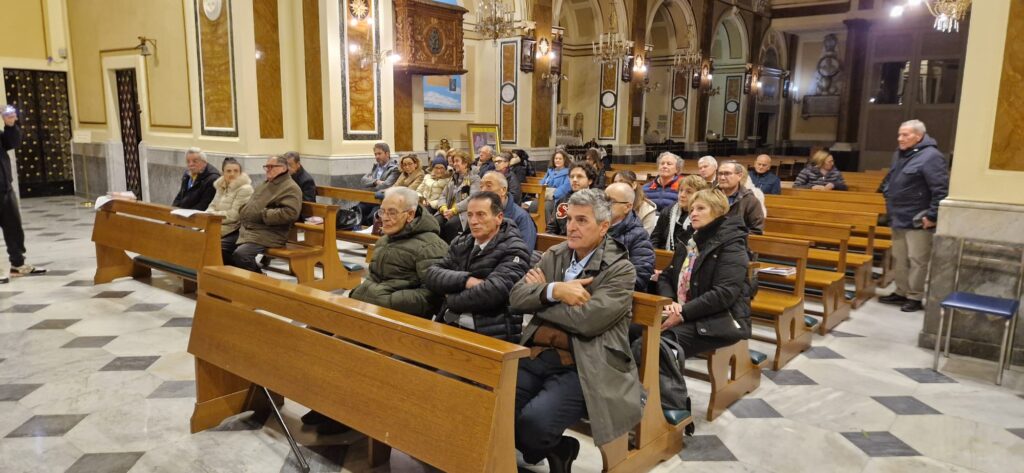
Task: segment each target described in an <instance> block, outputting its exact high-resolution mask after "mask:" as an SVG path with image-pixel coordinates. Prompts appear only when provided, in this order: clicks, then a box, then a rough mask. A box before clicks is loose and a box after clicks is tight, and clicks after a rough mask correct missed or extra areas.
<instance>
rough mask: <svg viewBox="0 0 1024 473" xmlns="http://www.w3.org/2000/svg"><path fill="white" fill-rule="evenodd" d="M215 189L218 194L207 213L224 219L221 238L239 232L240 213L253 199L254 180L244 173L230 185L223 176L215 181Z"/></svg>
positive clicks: (221, 226)
mask: <svg viewBox="0 0 1024 473" xmlns="http://www.w3.org/2000/svg"><path fill="white" fill-rule="evenodd" d="M213 188H214V189H216V191H217V193H216V194H215V195H214V196H213V202H210V206H209V207H207V209H206V211H207V212H209V213H211V214H214V215H220V216H222V217H224V220H222V221H221V222H220V236H224V235H227V234H229V233H231V232H234V231H236V230H238V226H239V223H238V211H239V210H242V206H243V205H245V204H246V202H249V199H250V198H252V193H253V190H252V179H250V178H249V175H248V174H246V173H244V172H243V173H241V174H239V175H238V177H236V178H235V180H234V181H231V183H230V184H228V182H227V181H226V180H225V179H224V176H221V177H218V178H217V180H216V181H213Z"/></svg>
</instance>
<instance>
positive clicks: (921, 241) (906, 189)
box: [878, 120, 949, 312]
mask: <svg viewBox="0 0 1024 473" xmlns="http://www.w3.org/2000/svg"><path fill="white" fill-rule="evenodd" d="M896 141H897V143H898V144H899V149H897V150H896V152H895V153H893V158H892V165H891V166H890V168H889V174H887V175H886V176H885V179H884V180H883V181H882V185H881V191H882V194H883V195H885V209H886V212H887V213H888V214H889V226H890V227H891V228H892V264H893V274H894V276H895V279H896V290H895V291H893V293H892V294H890V295H888V296H883V297H879V298H878V301H879V302H882V303H885V304H892V305H898V306H900V310H901V311H903V312H917V311H919V310H921V309H923V308H924V305H923V303H922V302H921V301H922V299H924V283H925V277H926V276H927V274H928V259H929V258H931V253H932V234H933V232H934V231H935V223H936V221H938V218H939V202H941V201H942V199H945V198H946V195H947V194H949V170H948V169H947V168H946V158H945V157H944V156H943V155H942V151H939V148H938V143H936V142H935V139H934V138H932V137H930V136H928V134H927V133H926V130H925V126H924V123H922V122H921V121H920V120H910V121H908V122H904V123H903V124H902V125H900V130H899V134H898V135H897V137H896Z"/></svg>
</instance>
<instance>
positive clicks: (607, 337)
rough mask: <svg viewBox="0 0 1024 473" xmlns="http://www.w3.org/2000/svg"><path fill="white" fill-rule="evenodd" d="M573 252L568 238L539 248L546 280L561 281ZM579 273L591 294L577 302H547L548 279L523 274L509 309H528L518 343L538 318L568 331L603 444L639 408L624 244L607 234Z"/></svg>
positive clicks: (630, 276) (633, 419)
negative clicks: (530, 278) (532, 279)
mask: <svg viewBox="0 0 1024 473" xmlns="http://www.w3.org/2000/svg"><path fill="white" fill-rule="evenodd" d="M572 252H573V250H572V249H570V248H569V245H568V243H565V242H563V243H559V244H557V245H555V246H553V247H551V248H550V249H549V250H548V251H546V252H544V255H543V256H542V257H541V259H540V263H539V264H538V265H537V267H538V268H539V269H540V270H541V271H542V272H543V273H544V277H545V278H546V279H547V280H548V281H549V282H557V281H562V276H563V275H564V274H565V270H566V269H568V268H569V264H570V262H571V259H572ZM579 278H594V279H593V281H591V283H590V284H589V285H588V286H587V290H588V291H589V292H590V294H591V296H590V300H589V301H588V302H587V303H586V304H583V305H582V306H569V305H566V304H562V303H557V302H556V303H550V302H548V301H547V300H546V296H545V293H546V292H547V284H529V283H527V282H526V281H525V280H521V281H519V282H518V283H516V285H515V287H514V288H512V296H511V306H512V311H513V312H523V313H529V314H533V318H532V319H531V320H530V323H529V325H527V326H526V329H525V330H524V331H523V337H522V340H521V341H520V343H521V344H523V345H527V346H528V345H529V344H530V343H531V341H532V340H533V335H534V334H535V333H536V332H537V328H539V327H540V325H541V324H542V323H549V324H554V325H555V326H557V327H558V328H561V329H562V330H565V331H566V332H567V333H568V334H569V337H570V346H571V347H572V354H573V359H574V360H575V362H576V370H577V372H578V373H579V379H580V384H581V386H582V388H583V398H584V400H585V401H586V405H587V415H588V417H589V419H590V425H591V430H592V434H593V438H594V443H595V444H597V445H603V444H605V443H608V442H610V441H612V440H614V439H616V438H618V437H620V436H621V435H622V434H624V433H626V432H628V431H629V430H631V429H632V428H633V427H635V426H636V424H637V422H640V417H641V414H642V410H641V409H642V406H641V402H640V398H641V395H642V393H641V389H640V376H639V374H638V373H637V367H636V363H635V362H634V360H633V355H632V354H631V351H630V348H629V324H630V322H631V320H632V313H633V310H632V309H633V286H634V284H635V281H636V271H635V270H634V269H633V264H632V263H630V262H629V257H628V255H627V254H626V249H625V247H623V246H622V244H620V243H618V242H616V241H615V239H614V238H608V237H606V238H605V239H604V241H603V242H602V243H600V244H599V245H598V249H597V250H596V251H595V252H594V255H593V256H591V257H590V260H589V261H588V262H587V265H586V266H585V267H584V268H583V272H582V273H580V275H579Z"/></svg>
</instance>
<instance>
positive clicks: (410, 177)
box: [381, 154, 424, 198]
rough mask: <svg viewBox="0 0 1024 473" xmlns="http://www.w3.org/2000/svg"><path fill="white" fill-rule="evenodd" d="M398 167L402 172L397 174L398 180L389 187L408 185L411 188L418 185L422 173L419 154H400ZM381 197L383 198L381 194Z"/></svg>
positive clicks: (421, 178) (420, 181)
mask: <svg viewBox="0 0 1024 473" xmlns="http://www.w3.org/2000/svg"><path fill="white" fill-rule="evenodd" d="M398 169H401V170H402V173H401V174H399V175H398V180H397V181H395V185H393V186H391V187H408V188H410V189H412V190H416V189H417V188H419V187H420V183H422V182H423V174H424V173H423V167H421V166H420V157H419V156H416V155H415V154H407V155H405V156H402V159H400V160H399V161H398ZM381 198H383V195H382V196H381Z"/></svg>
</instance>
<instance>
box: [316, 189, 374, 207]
mask: <svg viewBox="0 0 1024 473" xmlns="http://www.w3.org/2000/svg"><path fill="white" fill-rule="evenodd" d="M316 195H317V196H321V197H327V198H329V199H338V200H345V201H350V202H360V203H367V204H380V199H378V198H377V196H376V193H374V192H373V191H369V190H364V189H349V188H346V187H331V186H316Z"/></svg>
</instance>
